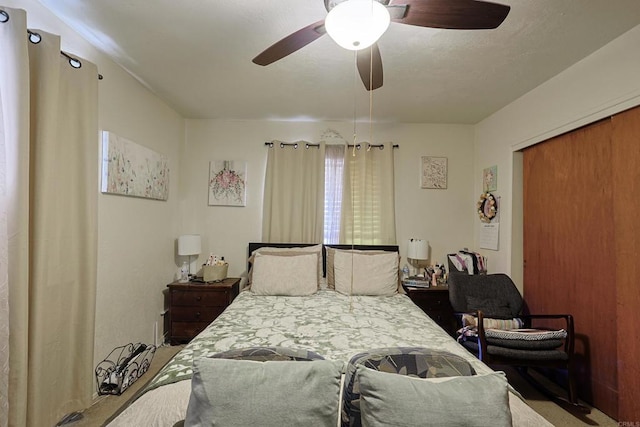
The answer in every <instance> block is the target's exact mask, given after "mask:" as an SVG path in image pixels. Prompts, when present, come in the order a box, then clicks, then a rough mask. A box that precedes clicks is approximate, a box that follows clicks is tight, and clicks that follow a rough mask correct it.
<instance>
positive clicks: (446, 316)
mask: <svg viewBox="0 0 640 427" xmlns="http://www.w3.org/2000/svg"><path fill="white" fill-rule="evenodd" d="M424 312H425V313H426V314H427V316H429V317H431V318H432V319H433V320H435V322H436V323H437V324H439V325H440V326H442V325H447V326H448V325H449V324H450V323H451V319H452V318H453V312H451V311H449V310H426V311H424Z"/></svg>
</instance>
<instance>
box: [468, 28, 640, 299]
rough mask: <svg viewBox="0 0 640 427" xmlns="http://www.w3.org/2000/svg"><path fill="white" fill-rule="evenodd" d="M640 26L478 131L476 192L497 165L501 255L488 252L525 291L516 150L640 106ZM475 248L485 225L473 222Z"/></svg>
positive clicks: (499, 269)
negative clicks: (488, 170)
mask: <svg viewBox="0 0 640 427" xmlns="http://www.w3.org/2000/svg"><path fill="white" fill-rule="evenodd" d="M638 46H640V25H639V26H636V27H635V28H633V29H631V30H630V31H628V32H627V33H625V34H623V35H622V36H620V37H619V38H618V39H616V40H614V41H612V42H611V43H609V44H608V45H606V46H604V47H603V48H601V49H600V50H598V51H596V52H594V53H593V54H592V55H590V56H588V57H587V58H585V59H583V60H582V61H580V62H578V63H577V64H575V65H573V66H572V67H570V68H568V69H567V70H565V71H564V72H562V73H560V74H559V75H557V76H556V77H554V78H552V79H550V80H548V81H547V82H545V83H544V84H542V85H540V86H539V87H537V88H536V89H534V90H532V91H531V92H529V93H527V94H526V95H524V96H522V97H521V98H519V99H518V100H516V101H514V102H513V103H511V104H510V105H508V106H507V107H505V108H503V109H502V110H500V111H498V112H496V113H495V114H493V115H492V116H491V117H489V118H487V119H486V120H483V121H482V122H480V123H479V124H478V125H476V127H475V158H474V178H475V193H476V194H477V195H479V194H480V192H481V191H482V185H481V178H482V170H483V169H484V168H486V167H489V166H492V165H498V191H497V192H496V194H498V195H500V196H501V201H502V204H501V205H500V208H501V209H500V217H501V224H500V226H501V229H500V248H499V251H497V252H493V251H484V252H485V253H486V254H487V255H488V256H489V257H490V263H489V267H490V270H491V271H493V272H506V273H509V274H511V275H512V277H513V278H514V281H516V283H518V284H519V286H520V288H521V289H522V233H521V229H522V211H521V209H522V202H521V191H522V184H521V173H522V167H521V157H520V153H519V152H518V151H517V150H521V149H523V148H525V147H528V146H530V145H533V144H535V143H538V142H541V141H544V140H546V139H548V138H551V137H553V136H556V135H559V134H561V133H564V132H567V131H570V130H572V129H575V128H578V127H580V126H583V125H585V124H588V123H591V122H593V121H596V120H599V119H602V118H604V117H607V116H610V115H612V114H615V113H617V112H620V111H623V110H626V109H628V108H631V107H633V106H636V105H639V104H640V78H639V76H640V54H639V51H638ZM474 224H475V227H474V235H475V237H476V247H477V246H478V236H479V230H480V222H479V221H478V220H476V221H475V222H474Z"/></svg>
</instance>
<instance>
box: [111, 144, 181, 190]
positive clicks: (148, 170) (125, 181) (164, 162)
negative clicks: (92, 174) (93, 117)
mask: <svg viewBox="0 0 640 427" xmlns="http://www.w3.org/2000/svg"><path fill="white" fill-rule="evenodd" d="M101 191H102V192H103V193H110V194H118V195H122V196H133V197H143V198H146V199H156V200H167V198H168V197H169V160H168V158H167V157H166V156H163V155H162V154H158V153H156V152H155V151H153V150H150V149H149V148H146V147H143V146H142V145H138V144H136V143H135V142H132V141H129V140H127V139H125V138H122V137H119V136H118V135H116V134H114V133H113V132H108V131H103V132H102V186H101Z"/></svg>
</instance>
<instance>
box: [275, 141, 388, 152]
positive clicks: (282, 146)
mask: <svg viewBox="0 0 640 427" xmlns="http://www.w3.org/2000/svg"><path fill="white" fill-rule="evenodd" d="M273 144H274V143H273V142H265V143H264V145H265V146H267V147H269V148H273ZM367 145H368V146H369V148H379V149H381V150H383V149H384V144H367ZM284 147H293V148H298V143H297V142H281V143H280V148H284ZM309 147H320V144H310V143H308V142H307V143H305V144H304V148H309ZM347 147H349V148H353V147H354V146H353V145H352V144H348V145H347ZM355 147H356V149H357V150H359V149H360V144H356V145H355ZM393 148H400V146H399V145H398V144H393Z"/></svg>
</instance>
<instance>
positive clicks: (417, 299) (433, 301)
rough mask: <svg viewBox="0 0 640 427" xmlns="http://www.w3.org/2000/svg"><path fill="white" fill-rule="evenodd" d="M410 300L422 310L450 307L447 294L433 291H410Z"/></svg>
mask: <svg viewBox="0 0 640 427" xmlns="http://www.w3.org/2000/svg"><path fill="white" fill-rule="evenodd" d="M411 300H412V301H413V302H414V303H415V304H416V305H418V306H420V307H421V308H422V309H423V310H444V309H446V308H448V307H450V303H449V295H448V294H446V293H440V292H434V291H427V292H419V293H412V294H411Z"/></svg>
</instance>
